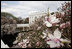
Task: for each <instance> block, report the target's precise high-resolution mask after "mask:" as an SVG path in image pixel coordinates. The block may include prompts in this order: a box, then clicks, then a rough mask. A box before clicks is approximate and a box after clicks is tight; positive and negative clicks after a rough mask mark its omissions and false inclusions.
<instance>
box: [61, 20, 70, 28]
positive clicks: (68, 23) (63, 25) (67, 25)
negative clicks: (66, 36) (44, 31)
mask: <svg viewBox="0 0 72 49" xmlns="http://www.w3.org/2000/svg"><path fill="white" fill-rule="evenodd" d="M69 26H70V21H67V22H66V23H62V24H60V28H61V29H63V28H66V27H69Z"/></svg>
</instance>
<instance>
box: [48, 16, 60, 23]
mask: <svg viewBox="0 0 72 49" xmlns="http://www.w3.org/2000/svg"><path fill="white" fill-rule="evenodd" d="M49 19H50V22H51V23H58V22H60V20H59V19H58V18H56V16H55V15H51V16H50V17H49Z"/></svg>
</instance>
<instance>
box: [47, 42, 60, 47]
mask: <svg viewBox="0 0 72 49" xmlns="http://www.w3.org/2000/svg"><path fill="white" fill-rule="evenodd" d="M47 44H49V45H50V48H55V47H59V46H60V43H55V42H54V41H48V42H47Z"/></svg>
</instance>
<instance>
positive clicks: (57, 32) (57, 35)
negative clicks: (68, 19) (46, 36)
mask: <svg viewBox="0 0 72 49" xmlns="http://www.w3.org/2000/svg"><path fill="white" fill-rule="evenodd" d="M54 37H55V38H58V39H60V38H61V32H60V31H59V30H58V28H57V29H56V30H55V31H54Z"/></svg>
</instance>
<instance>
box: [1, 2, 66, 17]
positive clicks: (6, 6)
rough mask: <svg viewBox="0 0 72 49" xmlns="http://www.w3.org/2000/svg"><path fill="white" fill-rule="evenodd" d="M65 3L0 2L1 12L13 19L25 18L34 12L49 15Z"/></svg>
mask: <svg viewBox="0 0 72 49" xmlns="http://www.w3.org/2000/svg"><path fill="white" fill-rule="evenodd" d="M64 2H65V1H1V12H8V13H11V14H13V15H14V16H15V17H21V18H27V17H29V14H30V13H31V12H34V11H38V12H42V11H44V12H47V9H48V8H49V11H50V13H51V12H55V11H57V8H58V7H60V6H61V4H62V3H64Z"/></svg>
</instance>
